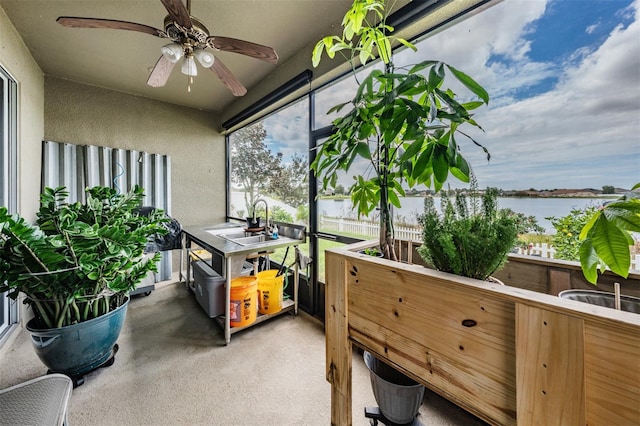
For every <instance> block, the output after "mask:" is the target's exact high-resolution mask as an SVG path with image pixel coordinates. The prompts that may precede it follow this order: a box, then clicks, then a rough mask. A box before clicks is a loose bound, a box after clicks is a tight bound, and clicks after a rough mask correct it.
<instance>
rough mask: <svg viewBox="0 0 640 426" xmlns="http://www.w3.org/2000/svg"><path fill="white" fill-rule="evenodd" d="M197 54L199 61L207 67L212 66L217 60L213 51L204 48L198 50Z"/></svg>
mask: <svg viewBox="0 0 640 426" xmlns="http://www.w3.org/2000/svg"><path fill="white" fill-rule="evenodd" d="M195 55H196V59H197V60H198V62H200V64H201V65H202V66H203V67H205V68H211V66H212V65H213V63H214V62H215V60H216V58H215V57H214V56H213V54H212V53H210V52H207V51H206V50H202V49H199V50H196V53H195Z"/></svg>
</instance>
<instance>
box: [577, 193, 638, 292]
mask: <svg viewBox="0 0 640 426" xmlns="http://www.w3.org/2000/svg"><path fill="white" fill-rule="evenodd" d="M638 188H640V183H637V184H636V185H635V186H634V187H633V190H637V189H638ZM631 232H640V199H639V198H638V194H637V193H631V194H630V195H625V196H623V197H621V198H620V199H618V200H616V201H613V202H611V203H608V204H606V205H605V206H603V207H602V208H601V209H599V210H598V211H597V212H596V214H595V215H593V217H592V218H591V219H590V220H589V221H588V222H587V223H586V224H585V226H584V227H583V228H582V231H581V232H580V240H581V241H582V243H581V245H580V263H581V265H582V271H583V273H584V276H585V278H586V279H587V280H588V281H589V282H590V283H592V284H596V283H597V282H598V270H604V269H605V268H606V267H608V268H609V269H610V270H611V271H612V272H614V273H615V274H618V275H620V276H621V277H624V278H627V277H628V276H629V268H630V267H631V256H630V250H629V246H631V245H633V243H634V240H633V237H632V236H631V234H630V233H631Z"/></svg>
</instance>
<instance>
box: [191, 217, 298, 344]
mask: <svg viewBox="0 0 640 426" xmlns="http://www.w3.org/2000/svg"><path fill="white" fill-rule="evenodd" d="M274 223H275V225H277V227H278V230H279V232H278V236H277V238H275V239H274V238H273V237H272V236H271V235H268V234H266V233H264V232H263V231H257V232H253V230H250V229H246V228H245V227H244V225H243V224H239V223H232V222H225V223H221V224H217V225H211V226H186V227H184V228H183V230H182V232H183V234H184V236H185V244H184V247H185V250H186V253H187V256H186V259H187V260H186V262H187V268H186V269H187V271H186V277H184V278H185V282H186V283H187V285H188V286H189V287H190V288H191V289H192V290H193V287H191V276H192V273H191V261H190V259H191V256H192V255H193V256H195V257H196V258H198V259H200V260H201V261H203V262H205V263H207V264H208V265H209V266H210V267H211V268H212V269H213V270H214V271H216V272H217V273H219V274H220V275H221V276H223V277H224V278H225V314H224V316H218V317H216V320H217V321H218V323H220V325H221V326H222V328H223V329H224V338H225V343H226V344H229V342H230V341H231V335H232V334H233V333H236V332H238V331H241V330H244V329H245V328H249V327H251V326H253V325H256V324H259V323H261V322H263V321H266V320H268V319H270V318H273V317H275V316H278V315H281V314H284V313H286V312H290V311H293V312H294V314H296V315H297V314H298V282H299V271H298V265H297V264H296V265H295V268H294V274H293V277H294V288H293V300H285V301H284V303H283V306H282V309H281V310H280V311H279V312H277V313H273V314H267V315H262V314H259V315H258V318H257V319H256V320H255V322H253V323H252V324H250V325H247V326H245V327H233V328H231V324H230V312H229V311H230V307H229V304H230V299H231V280H232V279H233V278H235V277H237V276H239V275H240V271H241V270H242V266H243V265H244V263H245V261H246V259H247V258H255V257H256V255H257V256H260V255H267V254H268V253H270V252H272V251H273V250H275V249H277V248H281V247H287V246H298V245H300V244H304V243H305V242H306V239H307V237H306V230H305V227H304V226H302V225H294V224H289V223H284V222H274ZM194 245H197V246H198V247H200V248H201V249H203V250H205V251H206V252H208V253H209V254H210V255H211V257H208V256H207V258H205V257H203V256H200V255H199V254H197V252H195V251H194V250H193V246H194Z"/></svg>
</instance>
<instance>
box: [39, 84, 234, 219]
mask: <svg viewBox="0 0 640 426" xmlns="http://www.w3.org/2000/svg"><path fill="white" fill-rule="evenodd" d="M185 96H188V94H187V93H186V92H185ZM44 111H45V132H44V134H45V139H46V140H51V141H56V142H66V143H71V144H77V145H98V146H107V147H112V148H124V149H135V150H139V151H146V152H150V153H157V154H168V155H170V156H171V196H172V206H171V209H172V211H171V214H172V216H173V217H175V218H176V219H177V220H178V221H180V223H181V224H183V225H189V224H205V223H213V222H219V221H221V220H224V216H225V198H224V197H225V163H224V158H225V142H224V135H221V134H219V133H218V132H217V131H216V130H215V129H216V128H217V126H218V123H217V117H214V116H212V114H211V113H208V112H203V111H198V110H193V109H189V108H185V107H181V106H176V105H171V104H167V103H163V102H158V101H154V100H150V99H146V98H142V97H137V96H132V95H128V94H124V93H120V92H114V91H111V90H106V89H102V88H98V87H94V86H87V85H83V84H79V83H75V82H72V81H69V80H62V79H58V78H54V77H46V78H45V108H44Z"/></svg>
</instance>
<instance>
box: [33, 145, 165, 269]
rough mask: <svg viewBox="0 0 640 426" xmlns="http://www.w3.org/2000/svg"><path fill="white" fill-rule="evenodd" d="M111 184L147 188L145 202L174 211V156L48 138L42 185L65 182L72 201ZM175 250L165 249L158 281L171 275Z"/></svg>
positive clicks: (117, 188) (54, 184)
mask: <svg viewBox="0 0 640 426" xmlns="http://www.w3.org/2000/svg"><path fill="white" fill-rule="evenodd" d="M97 185H100V186H108V187H111V188H114V189H116V190H118V191H120V192H127V191H129V190H130V189H131V188H133V186H134V185H139V186H140V187H142V188H143V189H144V193H145V197H144V202H143V205H144V206H153V207H155V208H159V209H163V210H164V211H165V212H166V213H167V214H168V215H171V157H170V156H169V155H161V154H150V153H147V152H142V151H134V150H125V149H117V148H108V147H100V146H93V145H73V144H68V143H60V142H52V141H44V142H43V148H42V188H44V187H47V186H49V187H53V188H55V187H58V186H65V187H66V188H67V190H68V191H69V202H76V201H84V200H85V192H84V189H85V188H87V187H93V186H97ZM171 273H172V270H171V252H163V253H162V259H161V261H160V264H159V265H158V274H157V275H156V281H163V280H168V279H170V278H171Z"/></svg>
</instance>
